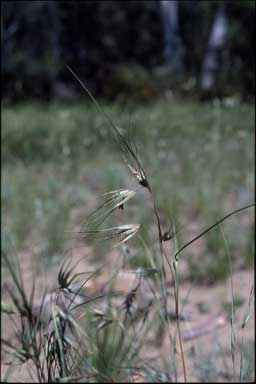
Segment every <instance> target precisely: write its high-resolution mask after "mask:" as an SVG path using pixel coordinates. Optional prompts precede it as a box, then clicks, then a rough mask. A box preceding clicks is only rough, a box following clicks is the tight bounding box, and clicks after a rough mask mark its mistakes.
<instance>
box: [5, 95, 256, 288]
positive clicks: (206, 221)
mask: <svg viewBox="0 0 256 384" xmlns="http://www.w3.org/2000/svg"><path fill="white" fill-rule="evenodd" d="M103 107H104V109H105V110H106V111H107V113H108V114H109V115H110V116H111V118H112V120H113V121H114V123H115V124H116V125H117V127H118V128H120V129H121V132H122V133H123V134H124V136H125V137H127V138H129V139H131V140H132V141H133V142H135V143H136V146H137V147H138V153H139V155H140V158H141V159H142V163H143V165H144V168H145V169H146V171H147V174H148V177H149V178H150V181H151V183H152V185H153V188H154V193H155V196H156V198H157V202H158V206H159V210H160V213H161V214H162V217H161V218H162V220H163V222H166V225H167V226H168V225H169V223H170V222H169V221H168V220H169V219H170V218H171V220H172V222H173V223H174V224H175V226H176V227H177V230H178V233H179V235H178V239H179V243H180V244H182V243H183V241H185V240H188V239H190V238H191V236H192V234H193V235H195V234H197V233H198V232H199V230H202V229H204V228H206V227H207V226H209V225H211V224H212V223H214V222H215V221H217V220H218V218H220V217H222V216H223V215H225V214H226V213H228V212H230V211H231V210H233V209H236V208H239V207H242V206H243V205H246V204H248V203H251V202H253V201H254V171H255V170H254V164H255V163H254V160H255V159H254V156H255V155H254V152H255V144H254V134H255V132H254V128H255V127H254V124H255V123H254V121H255V109H254V106H252V105H246V104H237V105H235V106H232V105H231V106H230V104H228V103H226V104H225V103H224V102H221V101H220V100H218V99H216V100H214V101H213V102H208V103H197V102H191V101H178V100H176V101H172V100H171V101H168V102H167V101H157V102H152V103H151V104H147V105H145V104H144V105H134V104H127V105H125V106H124V105H120V104H106V103H103ZM131 183H133V182H132V180H131V177H130V174H129V173H128V171H127V170H126V167H125V165H124V164H123V160H122V157H121V155H120V153H119V152H118V149H117V147H116V145H115V142H114V139H113V137H112V136H111V130H110V129H109V126H108V123H107V122H106V120H105V118H104V116H103V115H101V114H99V112H98V110H97V109H96V108H95V106H93V105H92V104H91V103H90V102H88V101H87V102H80V103H78V104H61V103H57V102H55V103H51V104H36V103H26V104H18V105H14V106H7V105H6V106H3V108H2V194H1V203H2V212H1V214H2V247H3V248H5V247H8V244H9V242H10V239H11V241H12V242H13V243H14V244H15V246H16V249H17V250H18V251H19V250H28V249H30V250H32V251H33V253H34V254H35V255H38V256H41V255H44V256H45V260H47V262H49V263H50V264H51V263H54V262H55V261H56V260H59V258H60V257H61V256H60V255H61V253H62V252H63V249H64V248H65V244H66V240H67V232H66V230H67V229H69V230H70V229H72V227H73V226H74V225H75V223H79V222H81V221H82V220H83V219H84V217H85V216H86V215H87V214H88V213H89V212H90V211H92V209H94V208H95V207H96V204H97V202H96V198H95V197H96V196H97V195H101V194H102V193H104V192H106V191H109V190H111V189H117V188H126V187H129V185H131ZM142 199H145V197H144V195H143V194H142V195H141V196H140V195H139V196H138V198H137V203H134V205H133V204H132V205H131V209H130V210H129V211H128V212H127V215H128V216H129V215H130V216H131V218H132V219H133V222H139V223H142V224H143V231H142V235H143V237H144V238H145V240H149V239H150V238H151V235H150V231H151V228H150V222H151V219H150V214H151V213H150V210H149V209H148V210H147V209H145V205H144V204H141V201H142ZM224 226H225V234H226V237H227V240H228V244H229V249H230V252H231V254H232V258H233V259H232V260H233V262H234V268H240V269H241V268H244V267H252V265H253V260H254V213H253V209H250V210H247V211H244V212H243V213H241V214H239V215H237V216H234V217H232V218H231V219H230V220H228V221H227V222H226V223H225V225H224ZM201 243H202V242H199V243H196V244H195V246H194V248H193V247H192V248H190V247H188V248H187V249H186V251H184V260H185V263H184V264H185V265H186V270H185V271H184V276H186V277H190V276H193V277H194V278H197V279H202V281H204V280H205V281H209V282H214V281H215V280H216V279H223V278H225V277H226V276H227V274H228V260H227V257H226V251H225V244H224V241H223V236H222V234H221V231H220V229H218V228H216V229H214V230H213V231H212V232H210V233H209V234H208V235H206V236H205V237H204V238H203V245H202V244H201ZM97 252H98V253H97V255H96V256H97V257H98V258H100V257H104V256H103V255H100V251H99V250H98V251H97ZM146 263H147V259H146V256H145V255H144V254H143V249H141V250H140V251H138V252H135V253H134V255H132V257H131V258H130V264H131V266H132V267H134V266H138V265H146Z"/></svg>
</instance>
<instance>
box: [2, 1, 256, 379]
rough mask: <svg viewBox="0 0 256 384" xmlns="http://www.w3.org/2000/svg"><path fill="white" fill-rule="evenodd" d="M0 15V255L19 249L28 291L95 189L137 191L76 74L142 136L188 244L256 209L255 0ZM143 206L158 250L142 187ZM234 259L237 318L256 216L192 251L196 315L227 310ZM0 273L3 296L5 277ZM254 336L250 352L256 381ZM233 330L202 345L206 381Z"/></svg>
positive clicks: (165, 214) (125, 126)
mask: <svg viewBox="0 0 256 384" xmlns="http://www.w3.org/2000/svg"><path fill="white" fill-rule="evenodd" d="M1 10H2V18H1V39H2V40H1V42H2V121H1V122H2V183H1V188H2V189H1V203H2V211H1V215H2V229H1V235H2V249H3V250H4V251H5V252H7V253H9V254H10V257H11V255H12V253H13V252H14V250H15V253H16V254H18V256H19V257H20V260H22V267H23V272H24V274H25V276H27V284H29V280H30V276H31V274H32V270H33V273H35V271H36V274H37V276H38V281H39V280H40V279H42V280H43V279H45V277H46V276H47V277H48V279H51V278H52V280H53V279H54V278H55V277H56V273H57V272H56V271H58V267H59V265H60V261H61V260H62V259H63V254H64V252H65V249H66V247H67V242H68V241H69V233H70V232H68V231H72V229H73V228H76V226H77V225H79V223H81V222H82V221H83V220H84V218H85V217H86V216H87V215H88V214H89V213H90V212H91V211H92V210H93V209H95V207H96V206H97V200H96V196H97V195H101V194H103V193H105V192H107V191H109V190H115V189H118V188H128V187H131V186H133V187H134V184H133V179H132V178H131V176H130V174H129V172H128V171H127V169H126V166H125V164H124V163H123V160H122V156H120V153H119V152H118V150H117V149H116V146H115V142H114V140H113V137H112V136H111V128H110V127H109V124H108V122H107V121H106V118H105V117H104V115H103V114H101V113H100V112H99V110H98V109H97V107H96V106H95V105H94V103H93V102H92V100H91V99H90V98H89V97H88V95H87V94H86V93H85V92H84V90H83V89H82V87H81V85H80V84H79V83H78V82H77V80H76V79H75V78H74V77H73V76H72V74H71V73H70V71H69V70H68V69H67V67H66V65H68V66H70V67H71V68H72V69H73V70H74V71H75V72H76V74H77V75H78V76H79V78H80V79H81V80H82V81H83V82H84V83H85V84H86V85H87V87H88V88H89V89H90V91H91V92H92V93H93V95H94V96H95V97H96V98H97V100H98V101H99V102H100V104H101V105H102V107H103V108H104V110H105V111H106V112H107V114H108V115H110V116H111V119H112V120H113V121H114V123H115V124H116V125H117V126H118V127H119V128H120V131H121V132H122V134H123V135H124V137H126V138H128V139H130V138H131V139H132V141H133V142H135V143H136V145H137V147H138V153H139V156H140V158H141V160H142V163H143V165H144V168H145V169H146V171H147V174H148V177H149V179H150V181H151V183H152V186H153V189H154V193H155V196H156V200H157V204H158V207H159V212H160V215H161V220H162V222H163V225H166V226H167V227H168V225H169V224H170V219H171V222H173V223H174V224H175V227H176V228H177V230H178V235H177V238H178V242H179V245H182V244H183V243H185V242H186V241H188V240H190V239H191V238H192V237H193V236H196V235H197V234H198V233H199V232H200V231H201V230H203V229H205V228H206V227H207V226H209V225H211V224H212V223H214V222H215V221H217V220H218V219H219V218H221V217H222V216H224V215H225V214H227V213H229V212H230V211H232V210H235V209H237V208H240V207H242V206H244V205H247V204H250V203H252V202H253V201H254V192H255V190H254V160H255V157H254V156H255V155H254V153H255V144H254V135H255V131H254V129H255V107H254V91H255V88H254V87H255V76H254V71H255V49H254V36H255V34H254V29H255V28H254V24H255V2H254V1H246V0H241V1H194V0H193V1H191V0H189V1H2V2H1ZM135 188H136V187H135ZM136 199H137V201H136ZM136 199H134V202H132V203H131V207H130V209H127V211H126V210H125V211H124V212H125V215H126V216H125V217H126V220H128V222H129V220H130V222H134V223H136V222H137V223H142V224H143V228H142V231H141V236H143V238H144V240H145V241H146V242H147V244H148V245H149V246H151V245H150V242H152V241H153V243H154V240H152V239H154V236H155V235H156V230H155V229H154V228H155V227H154V226H155V224H154V223H153V221H152V212H151V210H150V209H149V203H148V200H147V197H145V194H143V193H142V194H141V195H140V194H138V196H137V197H136ZM152 233H153V236H152V235H151V234H152ZM84 247H85V248H84V249H80V248H77V249H76V248H74V253H75V256H74V257H78V256H79V257H81V256H83V257H84V264H85V268H92V267H93V266H95V265H98V264H100V263H101V262H103V261H105V260H106V258H110V259H111V257H112V253H113V251H112V250H111V248H110V247H109V248H108V247H107V246H105V245H104V246H102V245H101V246H97V247H96V245H94V244H86V243H85V244H84ZM83 252H84V253H83ZM228 254H230V255H231V259H232V268H233V273H234V276H235V277H234V278H235V281H237V284H238V285H237V286H235V288H234V292H235V303H236V309H237V313H238V314H237V316H238V317H237V319H238V320H237V321H238V322H239V321H240V318H241V317H242V315H243V313H244V309H245V306H246V304H247V302H248V298H249V294H250V288H251V284H252V282H253V279H254V276H253V265H254V212H253V209H252V208H251V209H248V210H246V211H244V212H241V213H240V214H239V215H236V216H233V217H232V218H230V220H229V221H227V222H225V223H224V224H223V227H222V228H219V227H218V228H215V229H214V230H213V231H211V232H209V233H208V234H207V235H205V236H204V237H203V238H201V239H200V241H198V242H196V243H194V244H193V245H192V246H191V247H188V248H187V249H186V250H185V251H184V253H183V254H182V261H181V262H180V281H181V295H183V296H184V297H185V296H186V295H187V293H186V292H187V290H188V289H189V288H188V284H193V285H194V287H195V292H197V293H196V297H194V300H195V302H193V299H192V296H193V292H192V293H191V300H192V301H191V302H190V303H189V300H187V304H186V308H188V311H192V312H194V313H196V315H195V322H198V323H200V321H201V319H205V321H206V322H208V321H210V320H209V319H212V318H214V316H215V315H217V314H219V313H224V314H228V310H229V308H230V300H231V296H230V290H229V288H230V285H229V278H230V264H229V257H228ZM127 263H128V264H127V268H128V269H133V270H136V268H137V267H140V266H144V267H147V266H148V259H147V253H146V252H145V249H144V248H143V247H142V246H141V243H139V244H138V245H136V242H135V241H133V243H132V246H131V250H130V257H129V259H128V261H127ZM32 266H33V268H32ZM2 277H3V279H2V280H3V295H5V290H4V288H5V285H8V277H7V276H6V274H5V269H3V271H2ZM201 287H204V289H203V290H202V289H201ZM183 289H184V291H183ZM196 290H198V291H196ZM200 295H201V296H200ZM207 295H208V296H207ZM184 297H183V299H184ZM184 300H185V299H184ZM239 311H240V312H239ZM239 316H240V317H239ZM250 327H251V328H249V331H248V334H247V338H246V337H245V338H244V342H243V344H242V347H241V348H244V350H245V351H246V352H244V355H243V356H246V357H244V364H247V365H248V367H249V368H248V372H249V373H248V378H249V379H253V374H254V368H253V366H252V365H250V364H251V361H254V359H253V351H254V335H253V324H252V321H251V323H250ZM227 329H229V328H225V330H224V331H223V332H224V334H225V335H226V336H225V337H226V339H225V337H223V334H220V335H219V338H220V339H221V340H222V341H223V340H224V339H225V342H226V343H225V344H224V345H221V346H220V345H219V344H218V348H219V349H218V350H217V349H216V348H217V347H216V348H215V349H210V348H208V346H212V345H213V344H214V343H215V342H216V343H217V341H218V340H219V339H218V337H217V336H216V335H215V336H214V337H215V339H214V341H213V340H211V339H209V340H208V339H207V340H206V341H204V340H203V341H201V340H200V341H199V345H200V348H205V353H204V354H203V355H200V353H201V352H202V351H201V349H199V350H196V349H195V350H194V353H195V354H196V355H193V356H194V357H195V356H196V358H195V359H194V360H193V359H192V357H191V367H193V368H191V369H190V373H191V375H192V376H191V377H193V378H194V379H195V380H199V381H201V382H202V381H207V380H208V381H211V380H213V381H215V380H217V379H218V380H219V379H221V380H226V381H229V379H230V378H229V377H228V376H227V375H228V373H229V369H226V371H225V369H224V368H223V367H222V365H221V364H219V363H216V364H214V361H215V360H216V361H217V360H218V359H219V357H220V356H222V354H223V356H224V355H225V351H226V349H228V348H229V342H230V340H229V337H230V335H229V333H228V332H229V331H227ZM229 330H230V329H229ZM200 342H201V343H202V345H203V346H204V347H202V345H201V344H200ZM216 345H217V344H216ZM194 347H195V346H194ZM239 348H240V347H239ZM239 348H238V349H237V350H238V351H240V349H239ZM195 351H196V352H195ZM200 351H201V352H200ZM186 353H187V354H188V356H189V352H188V350H187V352H186ZM197 353H198V354H197ZM199 355H200V356H199ZM191 356H192V355H191ZM215 358H216V359H215ZM199 360H200V361H201V364H199ZM224 371H225V372H224ZM223 372H224V373H223ZM193 375H194V376H193ZM225 375H226V376H225ZM230 380H232V378H231V379H230Z"/></svg>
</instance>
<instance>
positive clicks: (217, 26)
mask: <svg viewBox="0 0 256 384" xmlns="http://www.w3.org/2000/svg"><path fill="white" fill-rule="evenodd" d="M227 27H228V20H227V16H226V14H225V9H224V8H223V7H222V6H220V7H219V8H218V10H217V12H216V15H215V18H214V22H213V26H212V30H211V33H210V37H209V41H208V47H207V51H206V55H205V58H204V62H203V67H202V74H201V88H202V89H203V90H204V91H206V90H209V89H211V88H213V86H214V84H215V78H216V73H217V70H218V67H219V55H220V51H221V49H222V48H223V47H224V44H225V38H226V33H227Z"/></svg>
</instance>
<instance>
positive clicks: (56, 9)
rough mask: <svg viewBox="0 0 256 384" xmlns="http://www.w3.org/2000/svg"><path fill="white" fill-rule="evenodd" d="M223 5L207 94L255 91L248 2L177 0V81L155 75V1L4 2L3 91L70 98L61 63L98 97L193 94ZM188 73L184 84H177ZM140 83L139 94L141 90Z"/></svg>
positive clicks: (11, 96) (159, 55)
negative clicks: (224, 24) (223, 27)
mask: <svg viewBox="0 0 256 384" xmlns="http://www.w3.org/2000/svg"><path fill="white" fill-rule="evenodd" d="M220 3H224V4H225V11H226V15H227V17H228V32H227V38H226V42H225V47H224V49H223V50H222V52H221V55H220V66H219V70H218V75H217V79H216V84H215V87H214V90H213V92H212V95H214V96H215V95H216V94H217V95H218V96H227V95H233V94H236V93H239V95H240V96H242V98H244V99H246V100H250V99H251V98H252V97H253V95H254V60H255V59H254V58H255V56H254V55H255V54H254V23H255V2H254V1H244V0H243V1H225V2H222V1H218V2H216V1H191V0H189V1H179V2H178V12H179V27H180V34H181V38H182V43H183V45H184V48H185V55H184V70H183V72H182V74H181V76H180V77H179V78H178V80H177V76H175V74H170V73H168V81H166V79H165V78H164V79H163V78H159V76H157V73H158V69H159V68H161V66H163V65H164V55H163V52H164V38H163V26H162V22H161V17H160V9H159V8H160V7H159V2H158V1H3V2H2V3H1V7H2V77H3V79H2V80H3V82H2V95H3V98H4V100H6V101H17V100H22V99H24V98H40V99H46V100H49V99H51V98H53V97H54V98H69V99H71V98H73V97H76V96H77V95H78V94H79V93H81V88H80V89H79V88H78V87H79V85H78V84H77V83H76V81H74V78H72V76H71V74H70V73H69V71H68V70H67V69H66V67H65V64H68V65H70V66H71V67H72V68H73V69H74V70H75V71H76V73H78V74H79V76H80V77H81V78H82V79H83V80H85V81H86V83H87V84H88V86H89V87H90V89H91V90H93V92H94V93H95V95H97V96H102V97H106V98H109V99H114V98H116V97H117V96H119V95H121V94H124V95H128V96H129V97H135V98H136V97H141V98H142V99H143V98H146V99H147V98H151V97H154V95H157V94H159V93H160V94H161V93H162V92H163V91H164V90H165V88H168V87H169V88H170V87H171V88H172V89H173V90H175V91H176V92H178V93H179V92H181V93H182V92H183V93H184V92H185V91H184V89H186V93H187V94H190V93H192V94H193V96H195V95H197V94H198V93H200V90H199V86H198V79H199V76H200V72H201V69H202V62H203V58H204V54H205V52H206V48H207V42H208V38H209V33H210V30H211V26H212V23H213V18H214V15H215V12H216V9H217V7H218V6H219V5H220ZM189 79H190V80H191V79H192V81H190V82H191V84H192V85H191V86H190V87H184V84H186V82H187V81H189ZM141 88H143V92H141Z"/></svg>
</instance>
